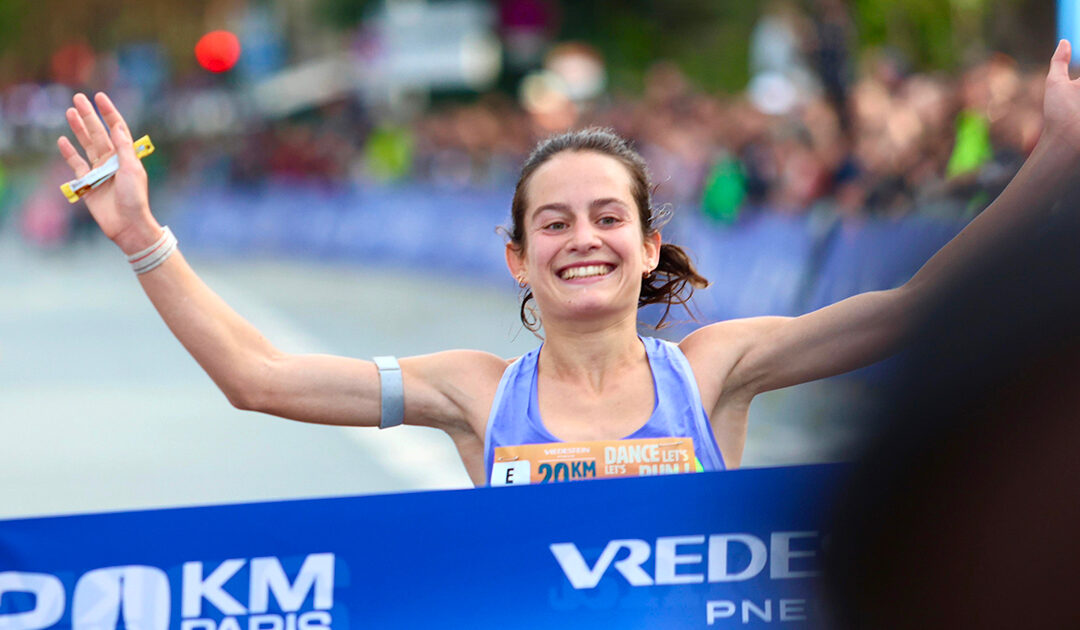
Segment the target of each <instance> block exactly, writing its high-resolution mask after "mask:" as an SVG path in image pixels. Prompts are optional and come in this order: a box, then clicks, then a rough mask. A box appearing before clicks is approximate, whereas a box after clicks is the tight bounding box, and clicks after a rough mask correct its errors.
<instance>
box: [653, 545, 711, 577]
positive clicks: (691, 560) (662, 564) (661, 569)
mask: <svg viewBox="0 0 1080 630" xmlns="http://www.w3.org/2000/svg"><path fill="white" fill-rule="evenodd" d="M704 543H705V537H704V536H667V537H664V538H657V539H656V583H657V584H700V583H701V582H704V581H705V574H703V573H683V574H679V573H676V568H677V567H678V566H679V565H680V564H700V563H701V554H696V553H692V554H685V555H680V554H679V552H678V549H677V547H678V546H679V545H702V544H704Z"/></svg>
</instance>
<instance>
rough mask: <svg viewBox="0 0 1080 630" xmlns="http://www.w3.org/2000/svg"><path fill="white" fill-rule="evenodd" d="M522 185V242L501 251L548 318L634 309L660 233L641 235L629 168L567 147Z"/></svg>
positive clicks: (653, 260) (654, 258) (654, 261)
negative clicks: (524, 189) (523, 192)
mask: <svg viewBox="0 0 1080 630" xmlns="http://www.w3.org/2000/svg"><path fill="white" fill-rule="evenodd" d="M527 186H528V188H527V194H526V196H525V198H526V200H527V203H528V205H527V208H526V211H525V217H524V225H523V227H524V234H523V236H524V238H523V242H522V243H521V245H522V247H520V248H518V247H515V246H514V244H513V243H511V244H508V245H507V252H506V257H507V264H508V265H509V266H510V271H511V273H513V274H514V276H515V277H516V278H519V279H521V278H524V279H525V281H526V282H528V284H529V285H530V286H531V288H532V291H533V295H534V296H535V297H536V302H537V305H538V306H539V307H540V312H541V313H542V315H543V316H544V318H545V320H547V321H548V322H550V321H551V319H552V318H561V317H569V318H580V317H582V316H588V317H595V316H610V315H613V314H621V313H623V312H631V313H636V311H637V304H638V296H639V294H640V292H641V281H642V275H643V274H645V273H646V272H648V271H651V270H652V269H653V268H654V267H655V266H656V264H657V262H658V259H659V250H660V235H659V233H653V234H652V235H650V236H643V230H642V224H641V217H640V212H639V209H638V208H637V205H636V204H635V202H634V199H633V196H632V195H631V179H630V173H629V171H628V170H627V168H626V167H625V166H623V164H622V163H620V162H619V161H618V160H617V159H615V158H612V157H609V156H607V155H604V154H601V153H597V152H593V151H565V152H563V153H560V154H558V155H556V156H554V157H552V158H551V159H550V160H548V161H547V162H546V163H544V164H543V165H542V166H540V167H539V168H538V169H537V170H536V171H535V172H534V173H533V174H532V177H531V178H530V180H529V182H528V183H527Z"/></svg>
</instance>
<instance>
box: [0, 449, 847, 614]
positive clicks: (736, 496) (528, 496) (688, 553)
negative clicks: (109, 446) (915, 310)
mask: <svg viewBox="0 0 1080 630" xmlns="http://www.w3.org/2000/svg"><path fill="white" fill-rule="evenodd" d="M844 470H845V469H844V468H843V467H840V466H833V465H828V466H822V465H818V466H800V467H790V468H771V469H756V470H742V471H733V472H722V473H701V474H691V475H675V476H666V477H650V478H638V479H614V480H604V481H590V482H584V483H569V484H555V485H534V486H523V487H509V488H481V489H476V490H460V491H442V492H422V493H412V494H402V495H383V496H367V497H354V498H337V499H314V500H301V501H282V502H271V503H257V504H245V505H226V506H214V507H197V508H179V509H167V510H152V511H142V512H125V513H111V514H95V515H82V516H65V517H53V518H38V519H22V520H10V521H0V628H2V629H3V630H31V629H36V628H75V629H77V630H89V629H94V630H112V629H114V628H129V629H135V628H138V629H140V630H160V629H164V628H175V629H178V630H326V629H329V628H334V629H336V630H359V629H361V628H394V629H407V628H431V627H439V628H496V627H498V628H502V627H507V628H560V629H572V628H676V627H677V628H709V627H716V628H755V627H773V626H775V625H781V626H783V627H786V628H810V627H821V626H822V625H823V623H822V622H821V614H822V610H821V604H820V601H819V599H818V596H817V594H816V593H815V589H816V587H817V576H818V574H819V572H820V568H821V558H820V552H821V541H822V531H821V524H822V518H823V515H824V513H825V512H826V510H827V503H828V499H829V497H830V494H829V492H830V489H831V488H834V487H835V486H836V485H837V482H838V481H839V479H840V477H841V475H842V473H843V471H844Z"/></svg>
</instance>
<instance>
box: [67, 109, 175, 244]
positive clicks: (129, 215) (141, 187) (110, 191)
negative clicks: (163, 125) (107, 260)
mask: <svg viewBox="0 0 1080 630" xmlns="http://www.w3.org/2000/svg"><path fill="white" fill-rule="evenodd" d="M94 100H95V101H96V103H97V106H98V109H99V110H100V111H101V115H102V117H103V118H104V119H105V124H102V121H101V119H99V118H98V116H97V113H96V112H95V111H94V107H93V105H91V103H90V99H88V98H86V95H84V94H81V93H80V94H76V95H75V97H74V98H73V99H72V102H73V104H74V107H69V108H68V110H67V122H68V125H70V126H71V131H72V133H74V134H75V139H76V140H77V141H78V142H79V145H80V146H81V147H82V149H83V151H84V152H85V153H86V159H83V157H82V156H81V155H80V154H79V152H78V151H77V150H76V149H75V147H74V145H72V143H71V141H70V140H68V139H67V138H66V137H61V138H60V139H59V140H58V141H57V146H58V147H59V149H60V155H61V156H62V157H63V158H64V161H66V162H67V163H68V166H70V167H71V170H72V171H74V173H75V176H76V177H82V176H83V175H85V174H86V173H88V172H89V171H90V170H91V169H92V168H96V167H98V166H100V165H102V164H104V163H105V161H106V160H107V159H109V157H110V156H111V155H112V154H113V153H116V154H117V155H118V160H119V170H118V171H117V172H116V175H114V176H113V177H112V178H111V179H110V180H109V181H107V182H105V183H104V184H102V185H101V186H98V187H97V188H96V189H94V190H91V191H90V192H88V193H87V194H86V195H84V196H83V200H84V201H85V202H86V207H87V208H89V210H90V214H91V215H92V216H93V217H94V220H95V221H96V222H97V224H98V226H99V227H100V228H101V231H102V232H104V233H105V236H107V237H109V239H110V240H112V241H113V242H114V243H116V244H117V245H118V246H119V247H120V249H122V250H124V252H125V253H127V254H131V253H134V252H137V251H139V250H141V249H144V248H146V247H147V246H149V245H150V244H151V243H153V242H154V241H155V240H157V238H158V237H159V236H160V235H161V226H160V225H158V223H157V221H156V220H154V217H153V215H152V214H151V213H150V202H149V195H148V193H147V184H146V170H145V169H144V168H143V166H142V163H141V162H140V161H139V158H138V157H137V156H136V155H135V149H134V147H133V146H132V142H133V140H132V138H131V132H130V130H129V129H128V126H127V123H125V122H124V118H123V116H121V115H120V112H119V111H117V109H116V106H115V105H113V103H112V101H111V100H109V97H108V96H106V95H105V94H104V93H102V92H98V93H97V94H96V95H95V96H94ZM106 124H107V125H108V127H106V126H105V125H106ZM87 160H89V162H88V161H87Z"/></svg>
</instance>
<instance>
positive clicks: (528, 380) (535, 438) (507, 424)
mask: <svg viewBox="0 0 1080 630" xmlns="http://www.w3.org/2000/svg"><path fill="white" fill-rule="evenodd" d="M641 341H642V343H644V344H645V354H646V355H647V356H648V358H649V367H650V368H651V369H652V376H653V391H654V392H655V393H656V401H655V403H654V405H653V413H652V416H650V417H649V420H648V422H646V423H645V424H644V425H643V426H642V427H641V428H640V429H638V430H637V431H634V432H633V433H632V434H630V435H628V436H626V437H624V438H622V439H625V440H633V439H639V438H658V437H690V438H693V440H694V454H695V455H696V456H697V458H698V460H699V461H700V462H701V465H702V468H704V470H707V471H711V470H724V458H723V456H722V455H721V454H720V447H719V446H717V444H716V437H715V436H714V435H713V432H712V427H711V426H710V424H709V417H708V414H706V413H705V409H704V407H703V406H702V402H701V393H700V392H698V387H697V381H696V380H695V379H694V373H693V372H692V371H691V369H690V362H689V361H687V360H686V355H684V354H683V353H682V350H680V349H679V347H678V346H677V345H675V344H673V343H671V342H669V341H664V340H662V339H656V338H655V337H642V338H641ZM541 347H542V346H541ZM539 357H540V348H535V349H534V350H532V351H530V352H528V353H527V354H525V355H522V357H521V358H520V359H518V360H517V361H515V362H513V363H511V364H510V366H509V367H507V368H506V371H505V372H503V376H502V380H500V381H499V389H498V390H497V391H496V393H495V401H494V402H493V403H492V405H491V415H490V416H488V424H487V431H485V432H484V467H485V477H484V478H485V479H487V480H488V481H489V482H490V480H491V467H492V464H493V462H494V456H495V449H496V448H497V447H500V446H517V445H521V444H550V443H558V442H561V440H559V438H557V437H555V436H554V435H552V434H551V433H550V432H549V431H548V430H547V427H545V426H544V422H543V420H542V419H541V418H540V405H539V403H538V402H537V396H536V379H537V370H536V364H537V360H538V359H539Z"/></svg>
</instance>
